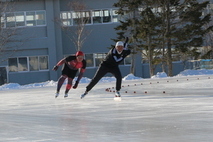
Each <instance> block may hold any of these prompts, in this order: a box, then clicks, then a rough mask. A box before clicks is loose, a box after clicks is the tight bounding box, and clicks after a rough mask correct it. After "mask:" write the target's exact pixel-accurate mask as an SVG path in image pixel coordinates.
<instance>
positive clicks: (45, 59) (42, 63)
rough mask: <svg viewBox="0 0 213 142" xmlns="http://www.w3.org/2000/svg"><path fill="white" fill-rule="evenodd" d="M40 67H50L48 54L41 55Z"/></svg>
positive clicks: (45, 68)
mask: <svg viewBox="0 0 213 142" xmlns="http://www.w3.org/2000/svg"><path fill="white" fill-rule="evenodd" d="M39 67H40V68H39V69H40V70H47V69H48V57H47V56H40V57H39Z"/></svg>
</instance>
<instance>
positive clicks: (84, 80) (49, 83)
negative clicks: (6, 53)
mask: <svg viewBox="0 0 213 142" xmlns="http://www.w3.org/2000/svg"><path fill="white" fill-rule="evenodd" d="M209 74H213V70H205V69H202V70H185V71H182V72H181V73H180V74H178V75H177V76H191V75H209ZM166 77H167V74H166V73H165V72H158V73H157V74H156V75H154V76H152V77H151V78H166ZM138 79H143V78H141V77H136V76H134V75H133V74H128V75H127V76H125V77H124V78H123V81H125V80H138ZM75 80H76V78H75ZM90 81H91V79H89V78H87V77H83V78H82V79H81V81H80V83H89V82H90ZM113 81H116V79H115V77H103V78H102V79H101V80H100V82H103V83H104V82H113ZM65 83H66V82H65ZM48 86H57V81H52V80H51V81H46V82H41V83H33V84H27V85H19V84H18V83H9V84H4V85H2V86H0V90H7V89H24V88H36V87H37V88H38V87H48Z"/></svg>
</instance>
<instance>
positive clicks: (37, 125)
mask: <svg viewBox="0 0 213 142" xmlns="http://www.w3.org/2000/svg"><path fill="white" fill-rule="evenodd" d="M89 81H90V79H89V78H83V79H82V81H81V83H80V84H79V87H78V88H77V89H71V90H70V92H69V97H68V98H64V97H63V95H64V89H65V84H64V86H63V87H62V88H61V93H60V96H59V97H58V98H56V99H55V94H54V93H55V90H56V83H57V82H54V81H47V82H44V83H36V84H29V85H24V86H21V85H19V84H15V83H10V84H5V85H2V86H0V141H1V142H109V141H110V142H118V141H121V142H123V141H125V142H210V141H212V139H213V135H212V132H213V94H212V91H213V71H212V70H197V71H191V70H187V71H184V72H182V73H180V74H179V75H178V76H175V77H167V75H166V74H165V73H158V74H156V75H155V76H153V77H152V78H151V79H142V78H139V77H135V76H133V75H127V76H126V77H124V78H123V84H122V90H121V95H122V100H121V101H114V100H113V97H114V93H113V91H114V86H115V79H114V78H111V77H105V78H103V79H102V80H101V81H100V82H99V83H98V84H97V85H96V86H95V87H94V88H93V89H92V90H91V91H90V92H89V94H88V95H87V96H86V97H85V98H84V99H80V95H81V94H82V93H83V92H84V91H85V87H86V85H87V84H88V82H89Z"/></svg>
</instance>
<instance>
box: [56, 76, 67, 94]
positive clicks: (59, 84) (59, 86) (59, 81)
mask: <svg viewBox="0 0 213 142" xmlns="http://www.w3.org/2000/svg"><path fill="white" fill-rule="evenodd" d="M66 78H67V76H66V75H62V76H61V77H60V78H59V79H58V84H57V92H58V93H59V91H60V89H61V86H62V85H63V83H64V80H65V79H66Z"/></svg>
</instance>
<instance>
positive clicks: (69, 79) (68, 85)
mask: <svg viewBox="0 0 213 142" xmlns="http://www.w3.org/2000/svg"><path fill="white" fill-rule="evenodd" d="M72 80H73V79H72V78H69V77H68V79H67V86H66V91H65V94H67V93H68V92H69V90H70V89H71V87H72Z"/></svg>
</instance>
